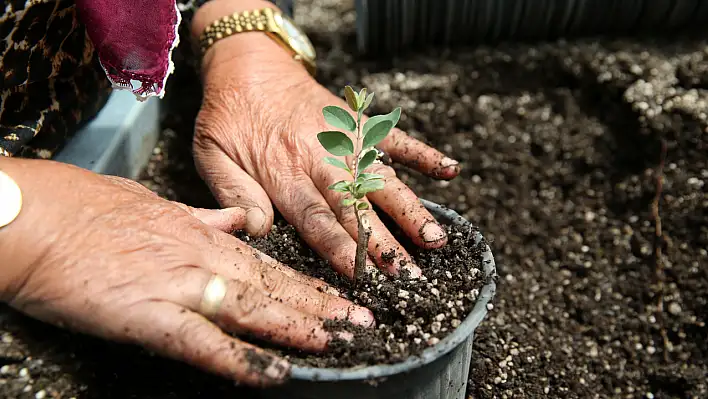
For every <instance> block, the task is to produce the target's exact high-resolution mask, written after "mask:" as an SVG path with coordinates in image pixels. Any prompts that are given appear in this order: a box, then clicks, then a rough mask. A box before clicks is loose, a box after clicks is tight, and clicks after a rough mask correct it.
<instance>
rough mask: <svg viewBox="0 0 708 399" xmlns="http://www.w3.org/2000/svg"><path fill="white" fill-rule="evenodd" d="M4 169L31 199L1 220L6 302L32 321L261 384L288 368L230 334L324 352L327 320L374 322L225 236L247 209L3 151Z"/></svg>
mask: <svg viewBox="0 0 708 399" xmlns="http://www.w3.org/2000/svg"><path fill="white" fill-rule="evenodd" d="M0 169H2V170H3V171H4V172H5V173H7V174H8V175H9V176H10V177H11V178H12V179H14V180H15V181H16V182H17V183H18V185H19V186H20V188H21V190H22V192H23V196H24V206H23V209H22V211H21V213H20V215H19V217H18V218H17V219H16V220H15V221H14V222H13V223H11V224H10V225H8V226H6V227H3V228H0V253H2V254H3V256H2V262H3V273H2V275H1V276H0V299H2V300H3V301H4V302H7V303H9V304H10V305H11V306H12V307H14V308H16V309H18V310H20V311H22V312H24V313H26V314H28V315H30V316H33V317H35V318H37V319H40V320H43V321H46V322H48V323H52V324H55V325H57V326H60V327H66V328H70V329H73V330H77V331H81V332H84V333H89V334H93V335H96V336H98V337H102V338H105V339H110V340H114V341H118V342H126V343H132V344H137V345H141V346H143V347H145V348H147V349H150V350H152V351H155V352H157V353H160V354H163V355H165V356H168V357H171V358H174V359H178V360H181V361H184V362H187V363H190V364H193V365H195V366H197V367H200V368H202V369H204V370H206V371H210V372H213V373H216V374H219V375H222V376H225V377H227V378H232V379H235V380H238V381H240V382H242V383H245V384H250V385H257V386H262V385H269V384H273V383H278V382H281V381H283V380H284V379H285V378H287V376H288V374H289V367H290V366H289V364H288V363H287V362H285V361H284V360H282V359H278V358H276V357H275V356H273V355H272V354H269V353H267V352H265V351H263V350H261V349H259V348H257V347H254V346H252V345H250V344H247V343H245V342H242V341H240V340H239V339H237V338H233V337H232V336H230V335H227V334H226V333H227V332H233V333H244V332H250V333H253V334H255V335H257V336H260V337H262V338H264V339H268V340H270V341H273V342H275V343H279V344H282V345H288V346H292V347H297V348H301V349H305V350H310V351H320V350H324V349H326V346H327V343H328V342H329V341H330V340H331V339H332V338H333V335H332V334H333V333H331V332H327V331H325V330H324V327H323V319H324V318H339V319H349V320H350V321H352V322H354V323H357V324H361V325H365V326H370V325H372V324H373V315H372V314H371V312H370V311H369V310H367V309H365V308H361V307H358V306H355V305H354V304H352V303H351V302H349V301H347V300H345V299H343V298H341V297H339V296H338V293H337V292H336V291H335V290H334V289H332V288H331V287H328V286H326V285H325V284H324V283H323V282H321V281H320V280H317V279H313V278H310V277H307V276H304V275H302V274H299V273H297V272H296V271H294V270H292V269H290V268H288V267H286V266H284V265H282V264H279V263H277V262H276V261H274V260H273V259H271V258H269V257H267V256H266V255H264V254H262V253H259V252H257V251H256V250H254V249H253V248H251V247H249V246H247V245H246V244H244V243H243V242H241V241H239V240H238V239H237V238H235V237H234V236H232V235H230V234H227V233H226V232H230V231H232V230H233V229H237V228H242V227H243V224H244V221H245V212H244V211H243V210H242V209H239V208H228V209H224V210H206V209H195V208H190V207H188V206H186V205H184V204H180V203H175V202H170V201H167V200H164V199H162V198H160V197H158V196H157V195H155V194H153V193H152V192H150V191H149V190H147V189H146V188H144V187H143V186H141V185H139V184H138V183H135V182H133V181H130V180H126V179H122V178H118V177H108V176H101V175H97V174H94V173H91V172H88V171H85V170H83V169H79V168H76V167H73V166H68V165H64V164H58V163H55V162H51V161H42V160H21V159H10V158H2V157H0ZM213 273H218V274H220V275H222V276H224V277H226V278H227V279H228V292H227V294H226V297H225V299H224V302H223V304H222V306H221V308H220V310H219V311H218V313H217V315H216V316H215V317H214V318H213V322H212V321H210V320H208V319H207V318H205V317H203V316H202V315H201V314H200V313H199V312H200V301H201V297H202V293H203V291H204V288H205V287H206V285H207V282H208V281H209V279H210V278H211V276H212V275H213ZM334 334H336V333H334ZM336 335H338V336H340V337H341V338H345V339H346V338H347V336H346V335H341V334H336ZM254 359H258V361H257V362H256V363H260V364H262V363H263V362H265V363H266V364H269V366H268V367H266V368H254V367H253V362H252V361H253V360H254Z"/></svg>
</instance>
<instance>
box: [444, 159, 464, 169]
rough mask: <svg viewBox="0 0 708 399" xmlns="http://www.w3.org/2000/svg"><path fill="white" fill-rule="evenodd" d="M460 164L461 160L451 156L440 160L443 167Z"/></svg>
mask: <svg viewBox="0 0 708 399" xmlns="http://www.w3.org/2000/svg"><path fill="white" fill-rule="evenodd" d="M459 164H460V163H459V162H457V161H455V160H454V159H452V158H449V157H445V158H443V159H442V161H440V166H442V167H443V168H448V167H450V166H455V165H459Z"/></svg>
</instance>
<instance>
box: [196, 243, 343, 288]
mask: <svg viewBox="0 0 708 399" xmlns="http://www.w3.org/2000/svg"><path fill="white" fill-rule="evenodd" d="M209 238H210V240H211V241H212V243H213V244H214V245H218V246H219V247H221V248H223V249H227V250H230V251H235V252H237V253H240V254H244V256H250V257H252V258H254V259H256V260H259V261H262V262H265V263H267V264H268V265H270V266H271V267H272V268H273V269H275V270H278V271H279V272H281V273H283V274H285V275H286V276H288V277H289V278H291V279H293V280H295V281H298V282H300V283H304V284H307V285H309V286H311V287H314V288H315V289H316V290H317V291H320V292H324V293H327V294H330V295H334V296H341V293H340V292H339V290H337V289H336V288H334V287H332V286H331V285H329V284H327V283H326V282H324V281H322V280H320V279H318V278H315V277H311V276H308V275H305V274H303V273H300V272H298V271H297V270H295V269H293V268H291V267H288V266H286V265H284V264H282V263H280V262H278V261H277V260H275V259H273V258H272V257H270V256H268V255H266V254H264V253H263V252H261V251H259V250H257V249H255V248H253V247H252V246H250V245H248V244H246V243H244V242H243V241H241V240H239V239H238V238H236V237H234V236H232V235H231V234H225V233H222V232H220V231H219V232H215V233H214V234H213V235H210V237H209ZM209 253H210V254H211V252H209ZM218 253H221V251H218V252H217V254H218Z"/></svg>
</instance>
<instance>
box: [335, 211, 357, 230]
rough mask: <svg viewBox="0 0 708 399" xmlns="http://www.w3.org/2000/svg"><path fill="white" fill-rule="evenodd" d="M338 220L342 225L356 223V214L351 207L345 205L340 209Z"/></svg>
mask: <svg viewBox="0 0 708 399" xmlns="http://www.w3.org/2000/svg"><path fill="white" fill-rule="evenodd" d="M339 220H340V221H341V223H342V225H345V226H351V225H356V223H357V222H356V214H355V213H354V208H353V207H346V208H344V209H341V210H340V215H339Z"/></svg>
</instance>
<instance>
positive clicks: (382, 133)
mask: <svg viewBox="0 0 708 399" xmlns="http://www.w3.org/2000/svg"><path fill="white" fill-rule="evenodd" d="M367 123H368V121H367ZM392 127H393V124H392V123H391V121H389V120H382V121H379V123H377V124H375V125H374V126H371V128H369V131H368V132H366V135H365V136H364V142H363V144H362V148H371V147H373V146H375V145H376V144H378V143H380V142H381V140H383V139H385V138H386V136H387V135H388V132H390V131H391V128H392Z"/></svg>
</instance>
